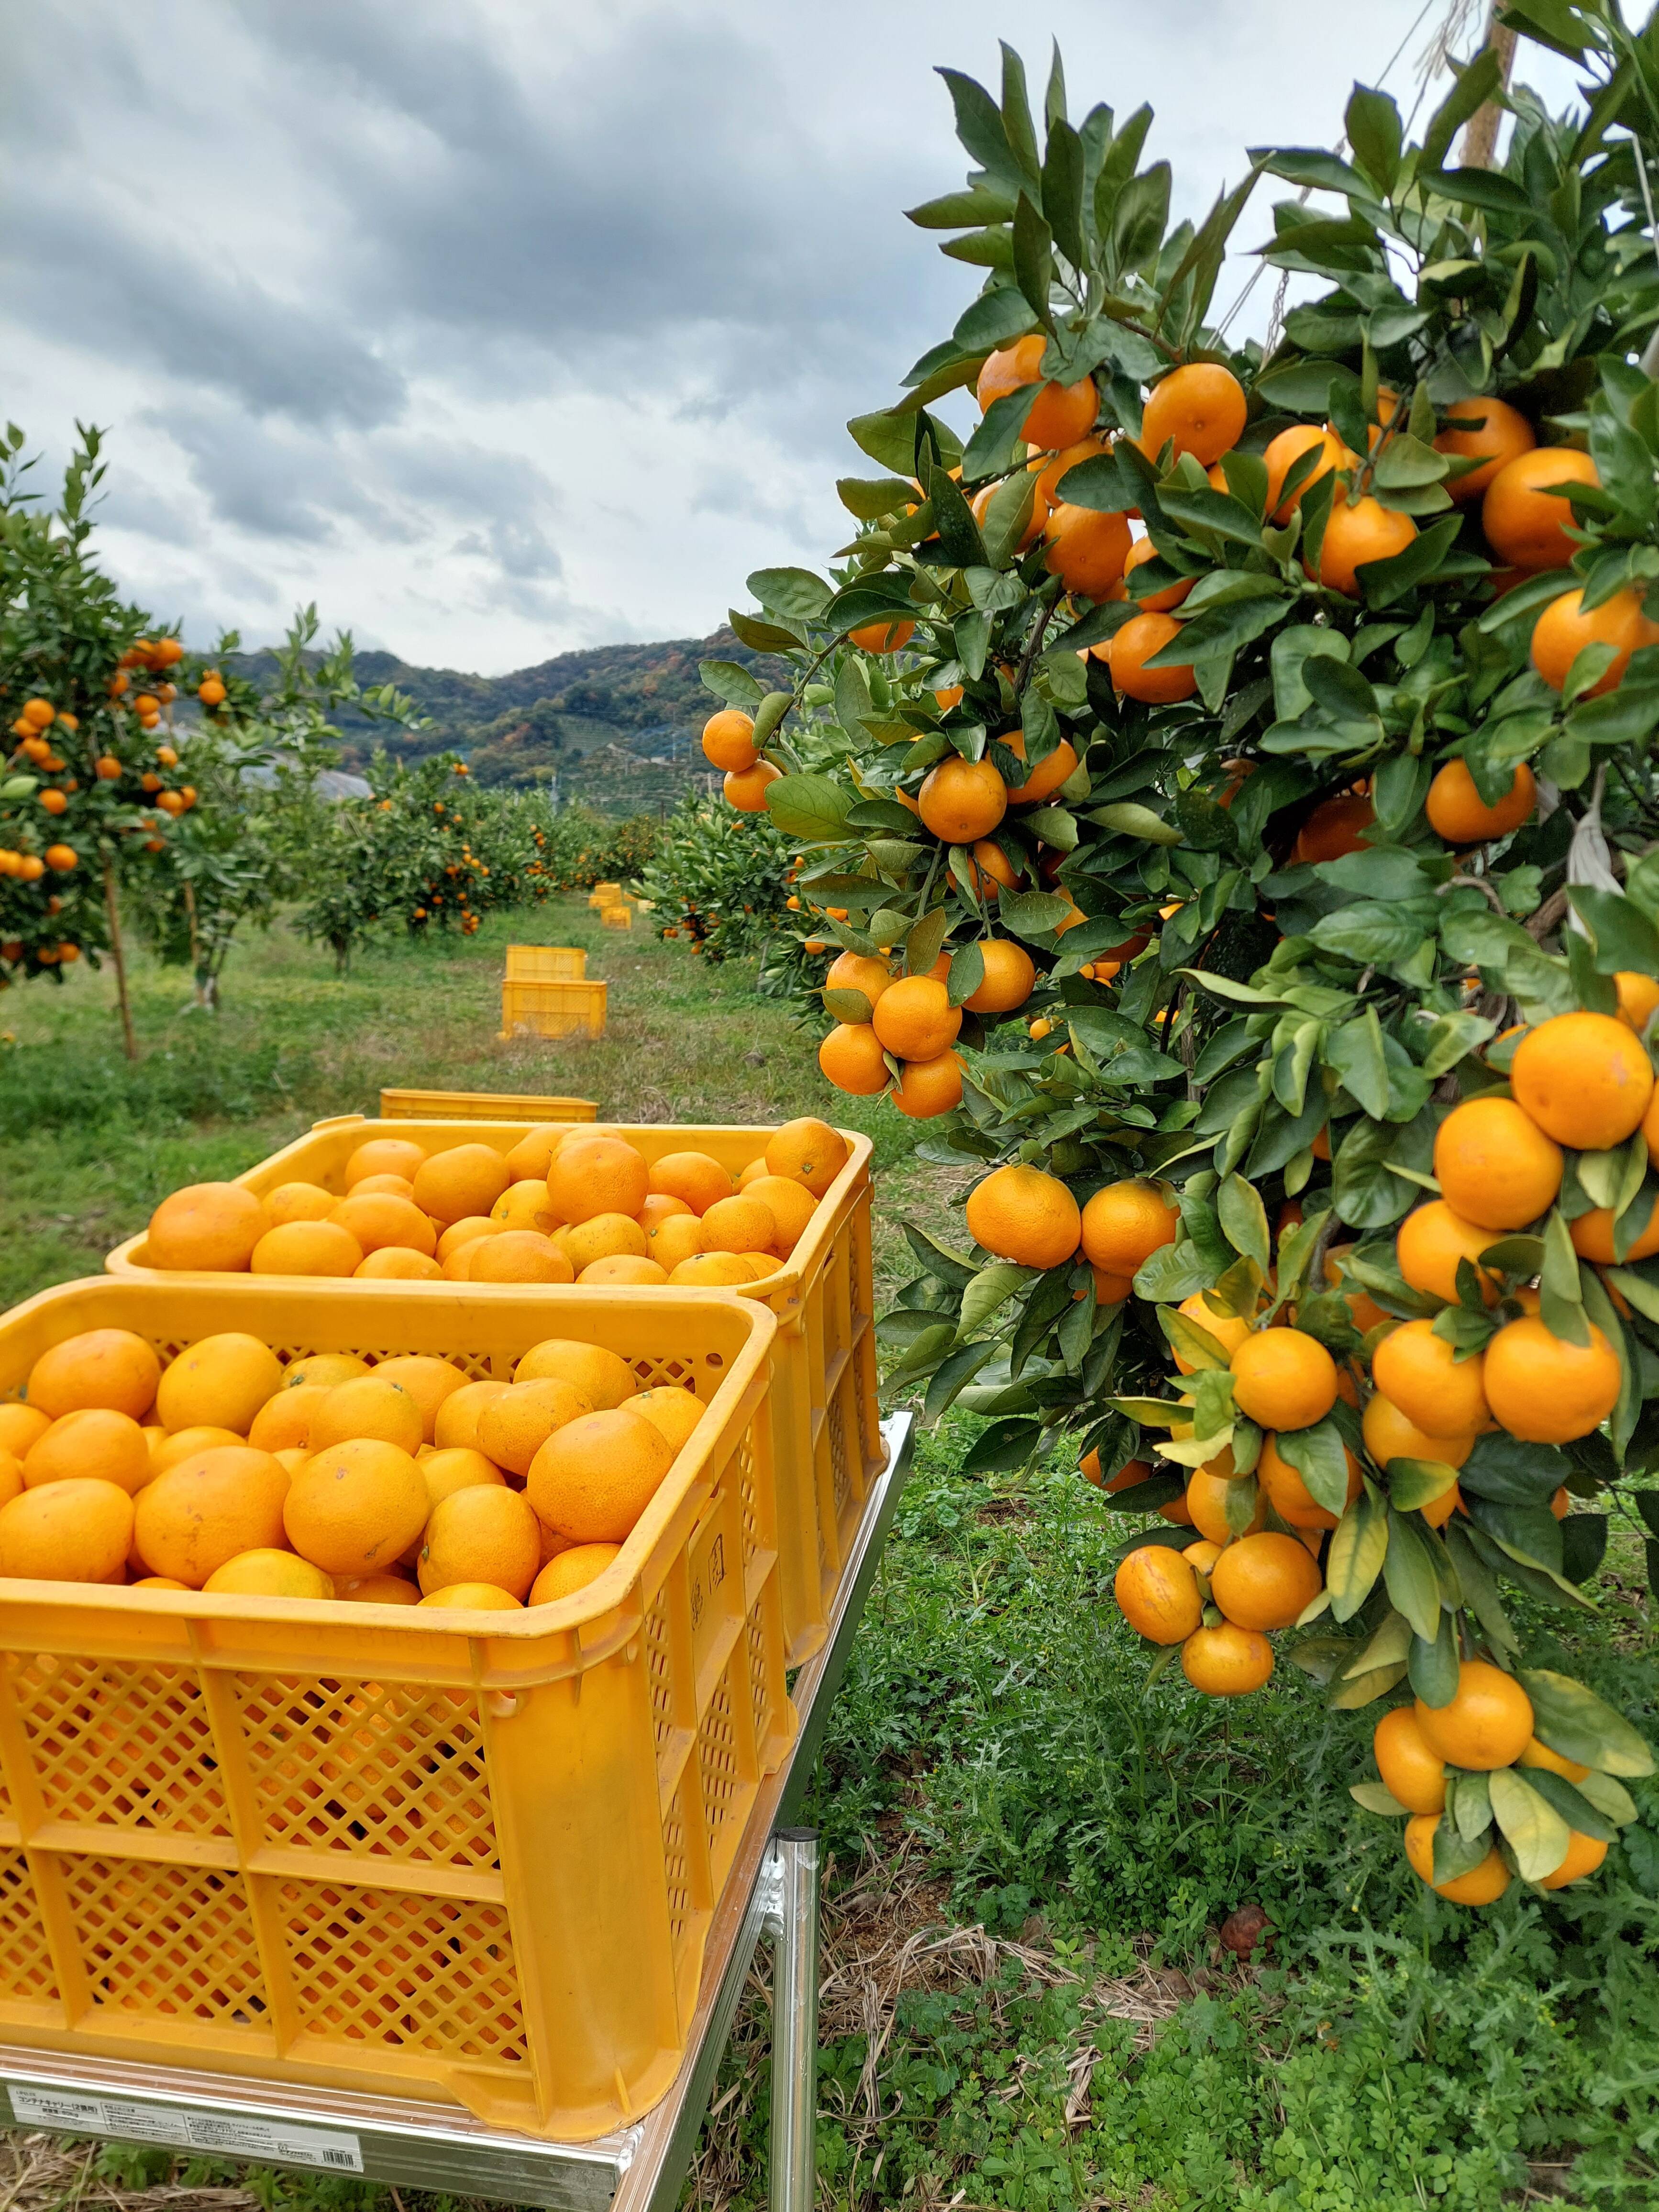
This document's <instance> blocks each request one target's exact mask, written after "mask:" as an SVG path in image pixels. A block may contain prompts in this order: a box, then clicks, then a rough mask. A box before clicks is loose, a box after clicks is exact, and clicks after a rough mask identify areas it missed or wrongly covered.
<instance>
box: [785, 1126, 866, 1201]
mask: <svg viewBox="0 0 1659 2212" xmlns="http://www.w3.org/2000/svg"><path fill="white" fill-rule="evenodd" d="M850 1158H852V1148H851V1146H849V1145H848V1141H847V1139H846V1138H845V1137H843V1136H842V1133H841V1131H840V1130H839V1129H832V1128H831V1127H830V1126H829V1123H828V1122H827V1121H819V1119H818V1118H817V1115H816V1114H801V1115H797V1116H796V1118H795V1119H794V1120H793V1121H786V1122H785V1123H784V1124H783V1126H782V1127H781V1128H777V1129H774V1130H773V1132H772V1133H771V1135H770V1136H769V1138H768V1139H767V1140H766V1172H767V1173H768V1175H773V1176H786V1177H787V1179H788V1180H789V1181H790V1182H798V1183H799V1184H800V1185H801V1187H802V1188H803V1189H805V1190H809V1191H811V1194H812V1195H813V1197H814V1198H822V1197H823V1196H824V1194H826V1193H827V1191H828V1190H829V1186H830V1184H831V1183H832V1182H834V1181H835V1180H836V1176H838V1175H839V1174H840V1173H841V1171H842V1169H843V1168H844V1167H845V1166H846V1164H847V1163H848V1160H849V1159H850Z"/></svg>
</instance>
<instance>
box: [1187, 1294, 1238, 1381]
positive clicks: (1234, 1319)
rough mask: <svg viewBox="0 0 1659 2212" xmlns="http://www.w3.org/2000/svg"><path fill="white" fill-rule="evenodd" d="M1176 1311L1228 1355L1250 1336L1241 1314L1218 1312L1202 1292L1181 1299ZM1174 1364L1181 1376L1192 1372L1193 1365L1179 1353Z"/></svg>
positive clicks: (1235, 1350)
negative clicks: (1202, 1331)
mask: <svg viewBox="0 0 1659 2212" xmlns="http://www.w3.org/2000/svg"><path fill="white" fill-rule="evenodd" d="M1176 1311H1177V1312H1178V1313H1180V1314H1182V1315H1183V1316H1185V1317H1186V1319H1187V1320H1188V1321H1190V1322H1195V1323H1196V1325H1197V1326H1198V1327H1199V1328H1201V1329H1203V1330H1204V1331H1205V1332H1206V1334H1207V1335H1210V1336H1212V1337H1213V1338H1214V1339H1215V1340H1216V1342H1217V1344H1218V1346H1220V1348H1221V1350H1222V1351H1223V1352H1227V1353H1229V1354H1231V1353H1232V1352H1237V1349H1238V1347H1239V1346H1240V1345H1241V1344H1243V1341H1244V1340H1245V1338H1246V1337H1247V1336H1248V1335H1249V1334H1250V1324H1249V1322H1248V1321H1246V1319H1245V1318H1244V1316H1243V1314H1230V1313H1221V1312H1218V1310H1217V1309H1216V1308H1215V1307H1214V1306H1212V1304H1210V1302H1209V1297H1208V1295H1207V1293H1206V1292H1205V1291H1194V1292H1193V1294H1192V1296H1191V1297H1189V1298H1182V1301H1181V1304H1180V1305H1179V1306H1178V1307H1177V1308H1176ZM1175 1364H1176V1367H1177V1368H1179V1370H1181V1372H1182V1374H1183V1375H1190V1374H1191V1373H1192V1372H1193V1363H1192V1362H1191V1361H1190V1360H1189V1359H1184V1358H1182V1355H1181V1353H1180V1352H1179V1351H1177V1352H1176V1355H1175Z"/></svg>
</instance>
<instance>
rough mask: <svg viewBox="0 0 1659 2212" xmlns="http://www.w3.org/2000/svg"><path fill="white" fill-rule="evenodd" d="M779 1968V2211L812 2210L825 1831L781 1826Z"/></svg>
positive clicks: (775, 2020)
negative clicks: (820, 1894)
mask: <svg viewBox="0 0 1659 2212" xmlns="http://www.w3.org/2000/svg"><path fill="white" fill-rule="evenodd" d="M773 1842H774V1846H775V1850H776V1853H777V1857H776V1862H775V1863H776V1866H777V1872H778V1887H777V1890H776V1892H775V1894H776V1896H777V1899H778V1913H777V1921H776V1923H775V1928H774V1930H773V1932H774V1934H775V1947H774V1954H773V1973H772V2212H812V2197H813V2191H814V2185H815V2183H816V2179H817V2141H816V2136H817V2111H818V2099H817V2087H818V2084H817V2070H818V1838H817V1830H816V1829H814V1828H780V1829H778V1830H777V1831H776V1832H775V1835H774V1838H773Z"/></svg>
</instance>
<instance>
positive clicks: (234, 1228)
mask: <svg viewBox="0 0 1659 2212" xmlns="http://www.w3.org/2000/svg"><path fill="white" fill-rule="evenodd" d="M269 1227H270V1222H269V1221H268V1220H267V1218H266V1217H265V1210H264V1206H262V1205H261V1204H260V1202H259V1200H258V1199H257V1198H256V1197H255V1196H254V1195H253V1193H252V1191H251V1190H248V1189H246V1188H244V1187H243V1185H242V1184H240V1183H239V1182H197V1183H191V1184H188V1185H187V1186H186V1187H185V1188H184V1189H183V1190H175V1191H174V1192H173V1195H172V1196H171V1197H170V1198H164V1199H163V1200H161V1204H160V1205H159V1206H157V1207H156V1209H155V1212H154V1213H152V1214H151V1216H150V1217H149V1230H148V1231H147V1232H146V1235H145V1239H144V1249H143V1256H144V1260H145V1262H146V1264H147V1265H149V1267H167V1268H183V1267H204V1268H209V1269H210V1270H212V1271H213V1272H214V1273H240V1272H241V1271H242V1270H243V1269H245V1268H246V1266H247V1263H248V1261H250V1260H251V1259H252V1256H253V1248H254V1246H255V1245H256V1244H257V1243H258V1241H259V1239H260V1238H261V1237H263V1236H264V1233H265V1231H266V1230H267V1229H268V1228H269Z"/></svg>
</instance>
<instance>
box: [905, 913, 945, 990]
mask: <svg viewBox="0 0 1659 2212" xmlns="http://www.w3.org/2000/svg"><path fill="white" fill-rule="evenodd" d="M950 927H951V916H950V914H949V912H948V910H947V909H946V908H944V907H942V906H936V907H934V908H933V909H932V911H931V912H930V913H927V914H925V915H922V917H921V921H918V922H917V923H916V924H915V927H913V928H912V929H911V930H910V932H909V933H908V935H907V937H906V938H905V940H904V967H905V973H906V974H907V975H926V974H927V971H928V969H930V968H932V967H933V963H934V962H935V961H936V960H937V959H938V958H939V953H940V951H942V949H943V947H944V944H945V936H946V934H947V933H948V932H949V930H950Z"/></svg>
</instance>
